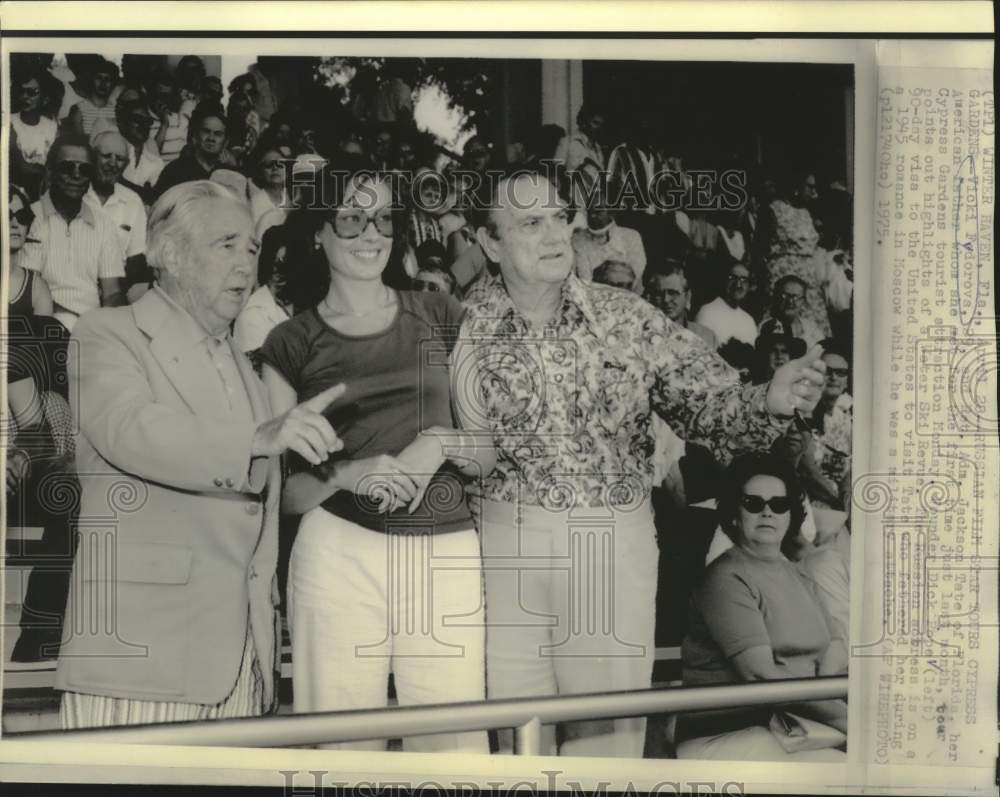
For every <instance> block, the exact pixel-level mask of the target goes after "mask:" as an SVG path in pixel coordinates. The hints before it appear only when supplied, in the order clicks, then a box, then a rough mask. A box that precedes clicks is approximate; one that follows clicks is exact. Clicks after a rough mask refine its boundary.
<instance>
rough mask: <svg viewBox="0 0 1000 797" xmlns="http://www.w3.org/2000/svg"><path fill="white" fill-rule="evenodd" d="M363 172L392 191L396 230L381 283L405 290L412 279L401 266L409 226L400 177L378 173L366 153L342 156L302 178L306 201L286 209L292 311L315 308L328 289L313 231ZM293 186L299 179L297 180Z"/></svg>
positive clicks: (327, 274) (325, 266)
mask: <svg viewBox="0 0 1000 797" xmlns="http://www.w3.org/2000/svg"><path fill="white" fill-rule="evenodd" d="M361 177H366V178H368V177H370V178H371V179H372V180H385V181H386V184H387V185H388V186H390V189H391V190H392V194H393V196H392V203H391V207H392V222H393V230H394V235H393V238H392V249H391V250H390V252H389V262H388V264H387V265H386V267H385V271H383V272H382V282H384V283H385V284H386V285H388V286H389V287H390V288H394V289H396V290H406V289H407V287H408V286H409V284H410V279H409V277H408V276H407V274H406V270H405V268H404V266H403V258H404V256H405V254H406V247H407V236H406V231H407V229H409V219H408V211H407V210H406V207H405V205H404V203H403V201H402V198H401V197H400V196H398V193H399V181H398V180H391V179H389V175H386V174H380V173H377V172H376V171H375V170H374V169H372V167H371V164H370V163H369V162H368V161H367V160H366V159H364V158H361V157H356V156H354V157H352V156H349V155H342V156H340V157H339V158H338V159H336V160H334V161H331V162H330V163H328V164H327V165H326V166H324V167H323V168H322V169H320V170H318V171H317V172H316V176H315V178H314V179H313V180H312V181H308V182H306V183H305V185H304V186H303V187H304V189H305V190H304V191H303V197H304V199H303V201H304V203H305V205H304V206H303V207H300V208H296V209H295V210H293V211H292V212H291V213H289V214H288V218H287V220H286V221H285V228H286V230H287V249H286V260H287V262H288V264H289V272H288V281H289V283H291V282H293V281H294V282H295V283H296V286H297V288H296V293H297V294H298V296H297V297H296V299H295V300H294V301H293V304H295V309H296V311H298V310H302V309H306V308H308V307H314V306H315V305H316V304H318V303H319V302H320V301H321V300H322V299H323V298H324V297H325V296H326V293H327V291H328V290H329V288H330V267H329V264H328V263H327V260H326V255H325V254H324V253H323V251H322V250H321V249H318V248H317V247H316V246H315V241H316V234H317V233H318V232H319V231H320V230H321V229H322V228H323V225H324V224H325V223H326V222H327V221H329V220H330V218H331V216H332V214H333V213H335V212H336V210H337V209H338V208H339V207H341V204H342V197H343V194H344V190H345V188H347V187H348V186H350V185H351V183H352V181H354V180H357V179H359V178H361ZM296 185H299V186H302V185H303V181H302V180H301V179H299V178H297V179H296Z"/></svg>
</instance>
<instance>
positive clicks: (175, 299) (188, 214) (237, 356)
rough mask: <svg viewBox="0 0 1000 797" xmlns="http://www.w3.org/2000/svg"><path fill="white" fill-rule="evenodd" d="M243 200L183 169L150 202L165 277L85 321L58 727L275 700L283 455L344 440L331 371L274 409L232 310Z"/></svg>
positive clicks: (306, 453) (242, 242)
mask: <svg viewBox="0 0 1000 797" xmlns="http://www.w3.org/2000/svg"><path fill="white" fill-rule="evenodd" d="M257 246H258V244H257V240H256V238H255V237H254V235H253V226H252V223H251V219H250V212H249V210H248V209H247V207H246V205H245V203H243V202H240V201H239V200H237V199H235V198H234V197H233V196H232V195H231V194H230V192H229V191H228V189H226V188H223V187H222V186H219V185H217V184H215V183H212V182H209V181H196V182H187V183H184V184H182V185H179V186H177V187H175V188H173V189H171V190H170V191H168V192H167V193H165V194H164V195H163V196H162V197H161V198H160V200H159V201H158V202H157V203H156V205H154V207H153V209H152V213H151V214H150V219H149V239H148V250H147V251H148V255H149V259H150V262H151V264H152V265H153V266H154V267H156V268H158V269H159V273H160V279H159V284H158V285H157V286H156V287H154V288H152V289H151V290H150V291H148V292H147V293H146V294H145V295H143V296H142V298H141V299H139V301H137V302H136V303H135V304H134V305H131V306H129V307H123V308H115V309H112V310H106V311H101V312H96V313H92V314H90V315H88V316H87V317H85V318H84V319H82V320H81V322H80V323H79V324H78V325H77V327H76V329H75V331H74V336H73V342H74V343H75V345H74V346H71V352H72V353H71V355H70V362H69V369H68V370H69V378H70V395H71V396H72V402H73V411H74V415H75V417H76V418H77V420H78V422H79V425H80V435H79V438H78V443H77V453H76V464H77V471H78V473H79V476H80V485H81V489H82V497H81V506H80V513H81V517H88V518H109V517H110V518H114V521H113V522H109V524H108V525H105V526H102V527H99V528H90V529H81V534H82V536H81V540H80V545H79V547H78V550H77V555H76V559H75V561H74V566H73V586H72V588H71V589H70V598H69V603H68V606H67V610H68V612H69V614H68V616H70V617H73V618H76V619H77V620H78V621H79V622H78V623H77V624H68V625H67V632H66V633H67V636H66V639H64V641H63V646H62V649H61V652H60V659H59V665H58V668H57V675H56V686H57V688H59V689H61V690H64V695H63V699H62V707H61V720H62V725H63V727H64V728H80V727H88V726H100V725H123V724H135V723H150V722H170V721H179V720H197V719H216V718H225V717H242V716H256V715H260V714H263V713H265V712H267V711H269V710H271V709H272V708H273V707H274V705H275V685H274V669H275V666H276V665H277V664H278V660H277V657H276V652H277V650H278V645H279V642H280V636H279V634H278V624H277V620H278V615H277V612H276V609H275V606H276V603H277V591H276V582H275V567H276V562H277V554H278V539H277V537H278V503H279V498H280V492H281V469H280V466H279V457H280V455H281V454H283V453H284V452H285V451H286V450H289V449H290V450H293V451H295V452H297V453H298V454H299V455H301V456H303V457H304V458H305V459H306V460H307V461H309V462H311V463H313V464H319V463H320V462H323V461H325V460H326V459H327V458H328V457H329V455H330V454H331V453H333V452H335V451H337V450H339V449H340V447H341V442H340V440H339V439H338V437H337V435H336V434H335V433H334V431H333V429H332V427H331V426H330V424H329V422H328V421H327V420H326V419H325V418H324V417H323V415H322V414H321V413H322V411H323V410H325V409H326V408H327V406H328V405H329V404H330V403H331V402H332V401H334V400H335V399H336V398H337V397H338V396H339V395H340V394H341V393H342V392H343V390H344V387H343V385H336V386H334V387H331V388H329V389H328V390H326V391H324V392H323V393H321V394H320V395H318V396H316V397H315V398H313V399H310V400H309V401H308V402H305V403H303V404H300V405H298V406H297V407H294V408H292V409H291V410H289V411H288V412H286V413H284V414H282V415H279V416H277V417H272V416H271V412H270V409H269V405H268V398H267V392H266V391H265V390H264V387H263V385H262V384H261V383H260V382H259V381H258V379H257V377H256V375H255V374H254V372H253V368H252V367H251V365H250V363H249V361H248V360H247V359H246V358H245V357H244V355H243V354H242V353H241V352H240V351H239V350H238V348H237V347H236V346H234V344H233V342H232V339H231V336H230V334H229V328H230V324H231V323H232V322H233V320H234V319H235V318H236V316H237V314H238V313H239V312H240V310H241V309H242V307H243V305H244V303H245V301H246V297H247V296H248V295H249V293H250V292H251V291H252V290H253V288H254V283H255V276H256V268H257V264H256V258H257Z"/></svg>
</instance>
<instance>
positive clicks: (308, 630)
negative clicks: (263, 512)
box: [261, 162, 495, 753]
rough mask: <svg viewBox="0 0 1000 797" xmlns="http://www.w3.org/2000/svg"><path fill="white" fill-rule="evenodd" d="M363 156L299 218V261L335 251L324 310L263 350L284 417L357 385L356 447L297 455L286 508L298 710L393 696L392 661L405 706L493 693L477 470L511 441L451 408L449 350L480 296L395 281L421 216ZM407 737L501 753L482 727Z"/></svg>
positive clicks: (337, 421)
mask: <svg viewBox="0 0 1000 797" xmlns="http://www.w3.org/2000/svg"><path fill="white" fill-rule="evenodd" d="M359 168H361V167H360V166H359V165H358V164H354V163H353V162H350V163H337V164H332V165H331V166H330V167H329V168H328V169H325V170H323V171H322V172H320V174H319V175H318V183H317V185H316V186H315V188H316V191H317V193H316V194H315V197H317V198H319V199H318V201H316V202H313V203H310V204H311V207H310V208H309V209H302V210H297V211H293V212H292V214H291V215H290V216H289V219H288V221H287V222H286V224H287V227H288V236H289V238H288V258H289V261H290V262H292V263H296V264H305V263H310V264H315V263H316V262H317V261H318V266H317V267H316V270H315V271H311V272H309V273H313V274H314V275H316V276H317V278H321V280H322V284H317V285H316V290H315V293H314V296H315V297H316V300H317V301H318V305H317V306H314V307H312V308H311V309H308V310H305V311H304V312H302V313H299V314H298V315H296V316H295V317H294V318H292V319H291V320H289V321H285V322H283V323H282V324H280V325H279V326H277V327H276V328H275V329H274V330H273V331H272V332H271V333H270V335H269V336H268V338H267V340H266V341H265V343H264V345H263V347H262V348H261V359H262V361H263V363H264V367H263V378H264V382H265V384H266V385H267V386H268V389H269V391H270V393H271V403H272V410H273V411H274V412H276V413H280V412H284V411H285V409H287V408H289V407H291V406H293V405H295V404H296V403H298V402H301V401H303V400H305V399H306V398H308V397H310V396H313V395H316V393H318V392H321V391H323V390H325V389H326V388H328V387H331V386H333V385H336V384H338V383H344V384H345V385H346V387H347V390H346V392H345V394H344V395H343V396H342V398H341V399H339V400H338V401H337V402H336V404H335V405H333V407H331V413H330V421H331V423H332V424H333V426H334V428H335V429H336V430H337V434H338V436H339V437H340V438H341V439H342V440H343V442H344V448H343V450H342V451H341V452H340V453H339V454H338V455H337V456H335V457H333V458H331V460H330V462H329V463H327V464H326V465H324V466H323V467H319V466H317V464H316V463H318V462H319V457H316V460H315V462H313V463H302V462H299V463H297V464H296V463H292V468H291V469H292V473H291V475H290V476H289V478H288V481H287V484H286V486H285V491H284V496H283V510H284V511H286V512H289V513H304V517H303V519H302V524H301V526H300V527H299V533H298V536H297V538H296V540H295V543H294V547H293V550H292V558H291V564H290V567H289V580H288V581H289V583H288V606H289V610H288V613H289V624H290V626H291V635H292V652H293V656H292V665H293V685H294V691H295V711H297V712H312V711H330V710H335V709H345V710H347V709H358V708H373V707H378V706H384V705H385V704H386V699H387V679H388V675H389V672H390V669H391V671H392V672H393V675H394V682H395V687H396V695H397V697H398V699H399V703H400V705H413V704H419V703H445V702H453V701H468V700H482V699H484V697H485V663H484V662H485V633H484V624H483V607H482V584H481V575H482V573H481V564H480V550H479V539H478V535H477V534H476V530H475V528H474V526H473V522H472V517H471V515H470V513H469V510H468V507H467V506H466V503H465V499H464V481H465V480H466V479H468V478H470V477H480V476H485V475H486V474H487V473H488V472H489V471H491V470H492V469H493V467H494V466H495V454H494V451H493V448H492V446H491V445H490V446H488V447H486V448H482V447H480V446H477V440H476V438H475V437H473V436H472V435H470V434H468V433H466V434H463V433H461V432H459V431H458V430H457V429H456V428H455V427H456V423H455V422H454V421H453V418H452V409H451V392H450V391H451V388H450V376H449V368H448V358H449V354H450V351H451V348H452V345H453V338H454V336H455V335H457V330H458V326H459V323H460V321H461V316H462V312H463V309H462V306H461V305H460V304H459V303H458V302H457V301H456V300H455V299H453V298H452V297H450V296H448V295H447V294H445V293H440V292H438V293H434V292H412V291H407V290H398V289H396V288H395V287H393V286H396V285H400V284H402V283H401V281H402V280H404V279H405V276H404V272H403V269H402V255H403V252H404V250H405V246H406V231H407V225H406V219H405V213H403V212H401V210H399V208H400V207H401V206H400V205H399V204H398V203H396V202H395V201H394V197H393V196H392V193H391V190H390V184H389V182H388V181H387V180H384V179H381V178H380V177H374V176H373V175H372V173H371V172H368V173H367V174H364V173H361V174H359ZM345 177H347V179H346V180H345V179H344V178H345ZM321 204H322V205H325V206H326V208H328V209H322V208H320V207H319V206H320V205H321ZM320 300H321V301H320ZM442 565H443V566H442ZM384 746H385V743H384V742H383V741H377V740H376V741H372V742H361V743H352V744H348V745H335V747H348V748H351V749H384ZM404 746H405V747H406V748H407V749H410V750H419V751H431V750H442V751H461V752H478V753H488V752H489V746H488V743H487V736H486V733H485V732H483V731H479V732H468V733H453V734H438V735H435V736H427V737H420V738H417V737H411V738H408V739H405V740H404Z"/></svg>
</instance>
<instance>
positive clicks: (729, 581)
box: [677, 546, 831, 740]
mask: <svg viewBox="0 0 1000 797" xmlns="http://www.w3.org/2000/svg"><path fill="white" fill-rule="evenodd" d="M830 641H831V634H830V629H829V625H828V620H827V617H826V614H825V613H824V612H823V609H822V607H821V606H820V605H819V602H818V601H817V600H816V597H815V595H814V593H813V591H812V588H811V587H810V586H809V584H808V583H807V582H806V580H805V579H804V578H803V576H802V574H801V573H800V572H799V570H798V568H797V567H796V566H795V565H794V564H792V563H791V562H790V561H788V560H787V559H785V558H784V557H781V558H778V559H762V558H758V557H756V556H754V555H753V554H751V553H749V552H747V551H744V550H743V549H742V548H740V547H739V546H736V547H733V548H730V549H729V550H727V551H726V552H725V553H723V554H722V555H721V556H720V557H719V558H718V559H716V560H715V561H714V562H712V564H711V565H709V566H708V568H707V570H706V571H705V578H704V580H703V581H702V583H701V584H700V585H699V586H698V587H697V588H696V589H695V591H694V593H693V594H692V596H691V606H690V613H689V624H688V633H687V636H686V637H685V638H684V642H683V644H682V646H681V661H682V664H683V672H684V684H685V685H686V686H687V685H694V686H702V685H707V684H719V683H727V684H732V683H741V682H742V680H743V679H742V678H741V677H740V676H739V674H738V673H737V672H736V670H735V668H734V667H733V665H732V664H731V663H730V662H731V659H732V658H733V657H734V656H736V655H738V654H740V653H742V652H744V651H746V650H749V649H750V648H753V647H758V646H761V645H767V646H769V647H770V648H771V650H772V652H773V654H774V661H775V663H776V664H779V665H781V666H782V667H783V668H784V669H785V670H786V671H787V673H788V675H787V676H786V677H788V678H812V677H815V676H816V673H817V667H818V665H819V661H820V659H821V658H822V656H823V654H824V653H825V652H826V649H827V648H828V647H829V645H830ZM770 713H771V712H770V710H769V709H763V710H761V709H750V710H733V711H727V712H711V713H709V712H706V713H704V714H700V715H689V716H688V717H686V718H684V721H683V722H682V721H679V722H678V729H677V737H678V740H681V738H682V737H683V738H693V737H694V736H707V735H714V734H716V733H723V732H725V731H727V730H734V729H736V728H739V727H747V726H749V725H755V724H760V723H762V722H765V723H766V721H767V719H768V718H769V717H770Z"/></svg>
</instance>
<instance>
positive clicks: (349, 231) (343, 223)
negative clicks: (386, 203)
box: [332, 208, 393, 238]
mask: <svg viewBox="0 0 1000 797" xmlns="http://www.w3.org/2000/svg"><path fill="white" fill-rule="evenodd" d="M332 224H333V231H334V232H335V233H336V234H337V237H338V238H357V237H358V236H359V235H361V233H363V232H364V231H365V230H367V229H368V225H369V224H374V225H375V229H376V230H378V232H379V235H384V236H385V237H386V238H392V231H393V228H392V211H391V210H390V209H389V208H385V209H384V210H380V211H379V212H378V213H376V214H375V215H374V216H369V215H368V214H367V213H365V212H364V211H363V210H342V211H340V212H339V213H335V214H334V216H333V221H332Z"/></svg>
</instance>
